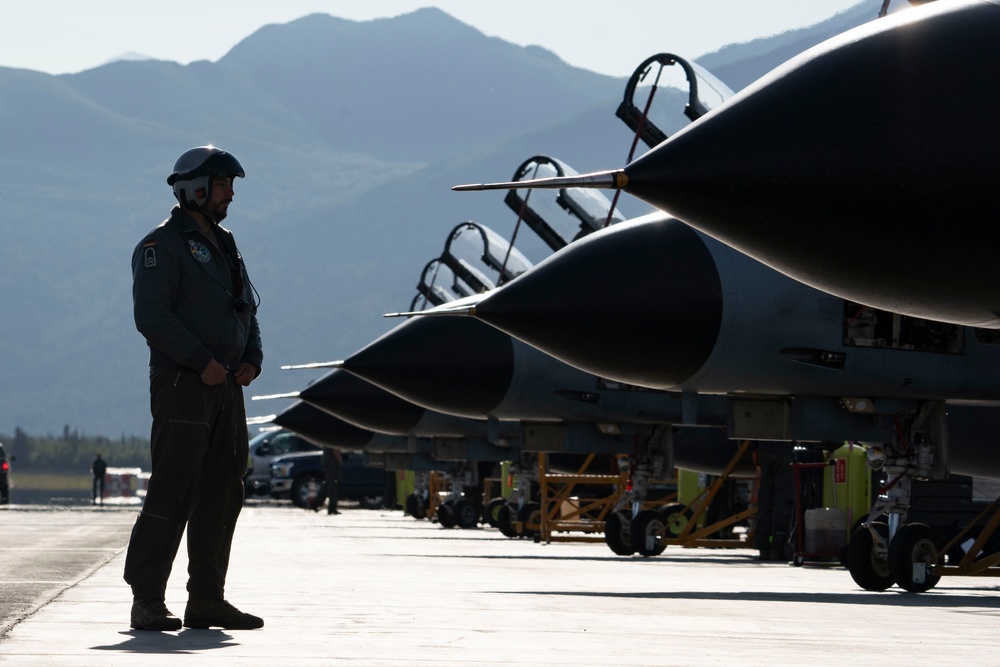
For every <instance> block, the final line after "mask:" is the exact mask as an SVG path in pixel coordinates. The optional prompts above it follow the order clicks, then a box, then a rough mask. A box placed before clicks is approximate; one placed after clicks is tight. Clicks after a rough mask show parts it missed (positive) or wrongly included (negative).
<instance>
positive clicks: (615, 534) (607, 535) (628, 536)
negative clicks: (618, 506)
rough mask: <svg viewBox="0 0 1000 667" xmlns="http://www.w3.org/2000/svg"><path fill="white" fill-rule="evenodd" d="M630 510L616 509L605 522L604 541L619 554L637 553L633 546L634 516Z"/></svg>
mask: <svg viewBox="0 0 1000 667" xmlns="http://www.w3.org/2000/svg"><path fill="white" fill-rule="evenodd" d="M631 514H632V513H631V512H629V511H628V510H616V511H614V512H612V513H611V514H610V515H608V518H607V520H606V521H605V522H604V541H605V542H606V543H607V545H608V547H609V548H610V549H611V550H612V551H614V552H615V553H616V554H618V555H619V556H631V555H632V554H634V553H635V547H633V546H632V516H631Z"/></svg>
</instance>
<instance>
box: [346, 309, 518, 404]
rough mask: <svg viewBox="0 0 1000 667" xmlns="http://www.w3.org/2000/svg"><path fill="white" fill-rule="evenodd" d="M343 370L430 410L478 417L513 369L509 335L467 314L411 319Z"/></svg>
mask: <svg viewBox="0 0 1000 667" xmlns="http://www.w3.org/2000/svg"><path fill="white" fill-rule="evenodd" d="M343 368H344V369H345V370H347V371H348V372H350V373H353V374H354V375H357V376H358V377H360V378H362V379H364V380H367V381H368V382H371V383H372V384H374V385H377V386H379V387H382V388H383V389H385V390H387V391H390V392H392V393H394V394H396V395H397V396H399V397H401V398H403V399H405V400H407V401H411V402H413V403H416V404H417V405H421V406H423V407H425V408H428V409H431V410H437V411H439V412H444V413H447V414H452V415H460V416H463V417H471V418H474V419H476V418H482V417H483V416H484V415H486V414H488V413H489V412H490V411H491V410H493V408H495V407H496V406H497V405H499V404H500V402H501V401H502V400H503V398H504V396H505V395H506V394H507V391H508V389H509V388H510V383H511V377H512V376H513V372H514V348H513V344H512V343H511V340H510V336H508V335H507V334H505V333H503V332H501V331H498V330H496V329H494V328H493V327H491V326H489V325H487V324H484V323H483V322H479V321H477V320H474V319H472V318H467V317H413V318H410V319H409V320H407V321H406V322H404V323H403V324H401V325H399V326H398V327H396V328H395V329H393V330H391V331H389V332H388V333H386V334H385V335H383V336H382V337H381V338H378V339H377V340H375V341H373V342H372V343H370V344H368V345H367V346H366V347H364V348H362V349H361V350H359V351H358V352H356V353H354V354H353V355H351V356H350V357H348V358H347V359H345V360H344V364H343Z"/></svg>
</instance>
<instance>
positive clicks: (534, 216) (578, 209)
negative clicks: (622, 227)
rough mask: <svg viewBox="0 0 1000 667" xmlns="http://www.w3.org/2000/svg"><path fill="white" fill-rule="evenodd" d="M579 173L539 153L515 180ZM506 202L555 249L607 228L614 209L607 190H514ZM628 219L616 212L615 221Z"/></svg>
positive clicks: (526, 164)
mask: <svg viewBox="0 0 1000 667" xmlns="http://www.w3.org/2000/svg"><path fill="white" fill-rule="evenodd" d="M579 175H580V174H579V172H577V171H576V170H575V169H573V168H572V167H570V166H569V165H567V164H566V163H565V162H562V161H561V160H557V159H555V158H552V157H549V156H547V155H536V156H534V157H531V158H528V159H527V160H525V161H524V162H523V163H521V166H519V167H518V168H517V171H516V172H515V173H514V179H513V180H515V181H520V180H531V179H535V178H548V177H551V176H579ZM553 192H555V194H554V196H553V194H552V193H553ZM504 203H506V204H507V206H509V207H510V208H511V210H513V211H514V212H515V213H517V214H518V215H519V216H520V218H521V219H522V220H524V222H525V223H527V225H528V226H529V227H531V229H533V230H534V232H535V233H536V234H538V236H539V238H541V239H542V241H544V242H545V244H546V245H547V246H549V248H551V249H552V250H553V251H557V250H559V249H560V248H562V247H564V246H566V245H568V244H570V243H572V242H573V241H575V240H576V239H578V238H582V237H584V236H586V235H587V234H590V233H591V232H593V231H596V230H598V229H601V228H602V227H604V226H605V223H606V222H607V220H608V213H609V212H610V211H611V201H610V200H609V199H608V198H607V197H605V196H604V194H603V193H601V192H599V191H597V190H588V189H585V188H563V189H561V190H558V191H548V190H537V191H532V190H528V189H519V190H510V191H509V192H508V193H507V196H506V197H505V198H504ZM624 219H625V218H624V216H622V215H621V214H620V213H618V212H615V214H614V215H613V216H612V217H611V223H612V224H614V223H616V222H622V221H623V220H624Z"/></svg>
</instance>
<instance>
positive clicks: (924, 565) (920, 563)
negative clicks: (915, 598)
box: [889, 523, 942, 593]
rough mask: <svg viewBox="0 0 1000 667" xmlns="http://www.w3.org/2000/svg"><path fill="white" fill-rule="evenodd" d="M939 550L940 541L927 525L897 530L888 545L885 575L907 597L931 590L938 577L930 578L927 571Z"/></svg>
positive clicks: (910, 526) (913, 525)
mask: <svg viewBox="0 0 1000 667" xmlns="http://www.w3.org/2000/svg"><path fill="white" fill-rule="evenodd" d="M941 546H942V545H941V538H940V537H939V536H938V534H937V532H935V530H934V529H933V528H931V527H930V526H928V525H927V524H923V523H908V524H905V525H903V526H900V527H899V530H897V531H896V535H895V537H893V538H892V542H890V543H889V571H890V572H891V573H892V579H893V581H895V582H896V585H897V586H899V587H900V588H902V589H904V590H907V591H910V592H911V593H924V592H926V591H929V590H930V589H932V588H934V587H935V586H936V585H937V583H938V582H939V581H941V576H940V575H935V574H930V572H929V570H930V566H931V564H932V563H934V561H936V560H937V556H938V552H940V551H941Z"/></svg>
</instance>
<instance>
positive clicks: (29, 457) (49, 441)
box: [0, 425, 150, 472]
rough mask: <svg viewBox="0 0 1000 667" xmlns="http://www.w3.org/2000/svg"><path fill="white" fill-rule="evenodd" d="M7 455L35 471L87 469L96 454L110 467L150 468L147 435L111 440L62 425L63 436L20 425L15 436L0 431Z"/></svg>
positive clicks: (20, 466)
mask: <svg viewBox="0 0 1000 667" xmlns="http://www.w3.org/2000/svg"><path fill="white" fill-rule="evenodd" d="M0 443H2V444H3V446H4V449H5V450H6V451H7V456H14V457H17V461H16V462H15V465H16V466H17V468H18V469H19V470H25V471H38V472H42V471H44V472H80V471H87V470H90V464H91V463H93V462H94V458H96V456H97V454H100V455H101V457H102V458H103V459H104V460H105V461H107V463H108V465H109V466H111V467H123V468H142V469H143V470H149V466H150V462H149V438H140V437H138V436H134V435H131V436H126V435H125V434H124V433H123V434H122V436H121V437H120V438H116V439H112V438H107V437H105V436H99V435H97V436H95V435H84V434H83V433H80V432H79V431H77V430H75V429H70V427H69V426H68V425H67V426H64V427H63V432H62V435H61V436H59V435H52V434H47V435H44V436H33V435H29V434H27V433H25V432H24V430H23V429H21V428H20V427H16V428H15V429H14V435H13V436H9V435H6V434H3V433H0Z"/></svg>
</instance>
